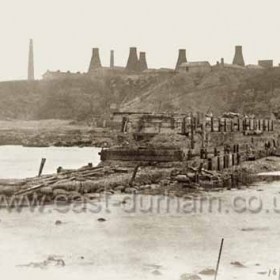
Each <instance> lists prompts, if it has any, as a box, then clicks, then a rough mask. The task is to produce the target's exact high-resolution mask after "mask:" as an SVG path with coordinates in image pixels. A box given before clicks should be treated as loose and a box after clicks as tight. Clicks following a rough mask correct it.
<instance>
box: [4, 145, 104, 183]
mask: <svg viewBox="0 0 280 280" xmlns="http://www.w3.org/2000/svg"><path fill="white" fill-rule="evenodd" d="M99 151H100V148H92V147H84V148H79V147H69V148H68V147H67V148H66V147H48V148H30V147H22V146H0V178H1V179H3V178H26V177H33V176H37V175H38V170H39V166H40V162H41V159H42V158H46V159H47V161H46V164H45V167H44V171H43V174H49V173H56V169H57V167H59V166H62V167H63V168H66V169H67V168H70V169H71V168H79V167H81V166H83V165H87V164H88V163H89V162H92V164H93V165H97V164H98V163H99V161H100V160H99V155H98V152H99Z"/></svg>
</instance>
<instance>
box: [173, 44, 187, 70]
mask: <svg viewBox="0 0 280 280" xmlns="http://www.w3.org/2000/svg"><path fill="white" fill-rule="evenodd" d="M184 62H187V56H186V50H185V49H179V54H178V59H177V63H176V68H175V70H176V71H177V70H179V66H180V65H181V64H182V63H184Z"/></svg>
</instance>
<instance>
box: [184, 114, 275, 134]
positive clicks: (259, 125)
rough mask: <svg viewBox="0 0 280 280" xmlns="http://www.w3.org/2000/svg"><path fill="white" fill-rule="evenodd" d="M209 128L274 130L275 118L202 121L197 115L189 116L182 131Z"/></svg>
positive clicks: (216, 129)
mask: <svg viewBox="0 0 280 280" xmlns="http://www.w3.org/2000/svg"><path fill="white" fill-rule="evenodd" d="M205 129H206V130H208V131H209V132H243V131H255V130H259V131H267V132H269V131H273V130H274V123H273V120H268V119H249V118H244V119H240V118H237V119H228V118H214V117H211V118H210V121H205V123H201V122H200V120H198V119H197V118H196V117H189V118H185V119H184V120H183V131H182V133H183V134H185V133H187V132H188V133H193V131H197V130H205Z"/></svg>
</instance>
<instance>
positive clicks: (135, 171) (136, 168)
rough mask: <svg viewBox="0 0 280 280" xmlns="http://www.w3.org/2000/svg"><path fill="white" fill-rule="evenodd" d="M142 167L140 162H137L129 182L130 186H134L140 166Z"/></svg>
mask: <svg viewBox="0 0 280 280" xmlns="http://www.w3.org/2000/svg"><path fill="white" fill-rule="evenodd" d="M139 167H140V165H139V164H137V165H136V166H135V168H134V170H133V173H132V176H131V179H130V182H129V186H130V187H132V186H133V182H134V179H135V177H136V174H137V171H138V168H139Z"/></svg>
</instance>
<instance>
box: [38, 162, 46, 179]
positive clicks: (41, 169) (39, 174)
mask: <svg viewBox="0 0 280 280" xmlns="http://www.w3.org/2000/svg"><path fill="white" fill-rule="evenodd" d="M45 163H46V159H45V158H42V159H41V164H40V168H39V172H38V177H40V176H41V175H42V172H43V169H44V166H45Z"/></svg>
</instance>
